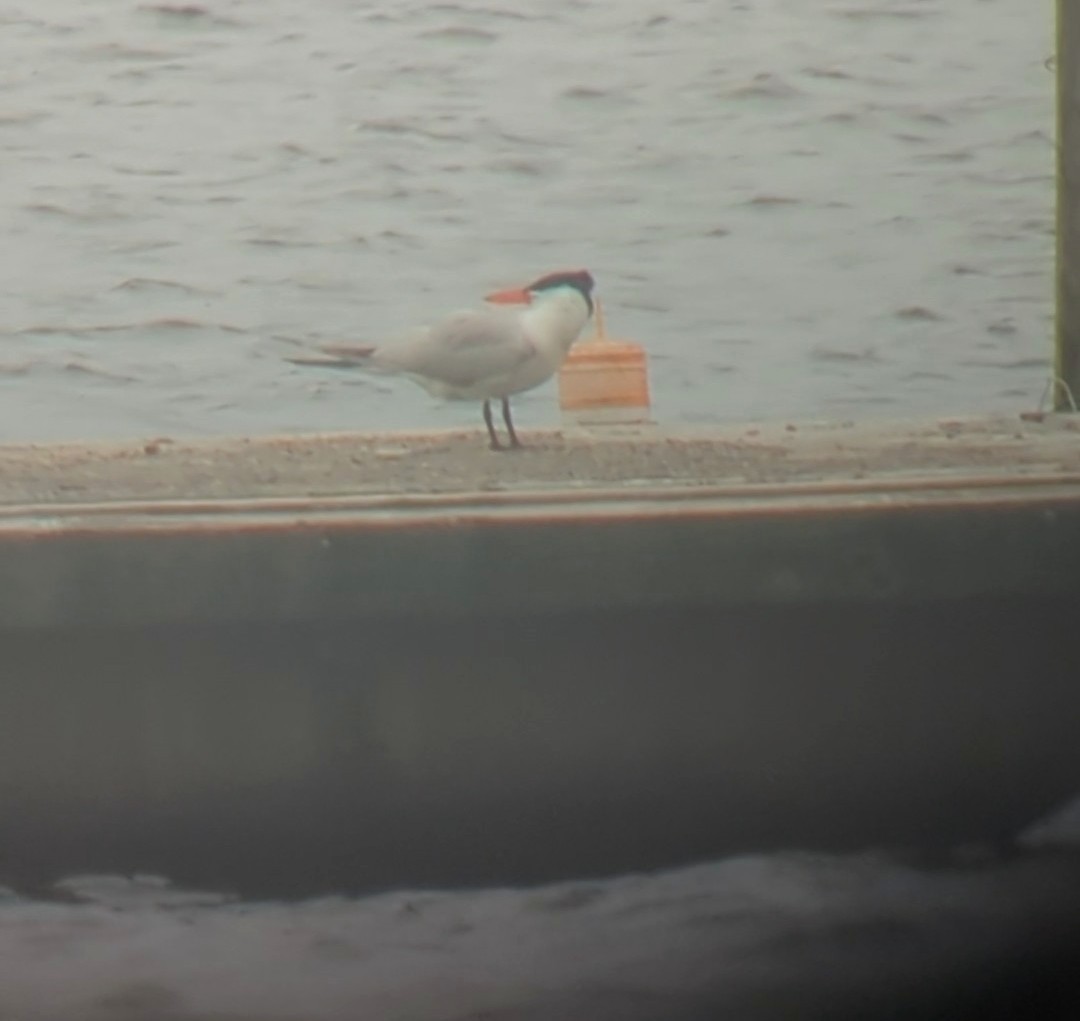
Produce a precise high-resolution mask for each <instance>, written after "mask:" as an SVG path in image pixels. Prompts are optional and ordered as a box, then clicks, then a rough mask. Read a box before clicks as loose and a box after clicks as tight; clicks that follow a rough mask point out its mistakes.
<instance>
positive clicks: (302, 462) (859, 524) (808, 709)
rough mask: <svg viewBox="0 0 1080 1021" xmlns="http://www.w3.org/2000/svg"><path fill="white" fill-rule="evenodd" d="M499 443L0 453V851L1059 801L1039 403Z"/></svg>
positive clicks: (523, 850)
mask: <svg viewBox="0 0 1080 1021" xmlns="http://www.w3.org/2000/svg"><path fill="white" fill-rule="evenodd" d="M1009 430H1011V432H1010V431H1009ZM531 439H532V441H533V442H534V444H536V446H537V449H533V450H529V451H525V452H522V454H521V455H520V456H517V455H511V456H499V455H493V454H491V453H490V452H488V451H487V450H485V449H483V448H482V447H478V437H476V436H475V435H471V434H470V435H469V436H428V437H416V438H413V439H410V440H408V441H406V440H404V439H401V438H396V439H388V438H386V437H312V438H290V439H282V438H278V439H269V440H265V441H257V442H256V441H251V442H245V441H223V442H214V443H190V444H159V445H157V446H156V447H155V446H153V445H150V448H149V452H148V450H147V449H144V446H143V445H142V444H131V445H126V446H125V445H121V446H111V447H95V448H90V447H79V448H72V447H62V448H53V447H50V448H0V577H2V578H3V579H4V585H3V586H0V647H2V648H3V649H4V683H3V684H0V848H2V850H3V858H2V860H0V869H2V871H0V882H16V881H18V880H20V879H26V880H27V881H48V880H49V879H50V878H56V877H57V876H59V875H64V874H70V873H72V872H81V871H108V872H115V871H121V872H137V871H143V872H160V873H163V874H165V875H168V876H170V877H172V878H174V879H176V880H177V881H180V882H186V883H191V884H197V885H198V884H206V885H209V886H210V887H212V888H215V889H222V888H235V889H238V890H240V891H243V892H246V893H251V894H259V895H267V894H274V895H277V894H281V893H283V892H291V893H313V892H325V891H331V890H342V889H351V890H370V889H375V888H379V887H385V886H399V885H407V886H416V885H428V884H431V885H460V884H462V883H474V882H478V883H484V884H491V883H502V882H515V883H516V882H523V881H533V880H549V879H558V878H566V877H571V876H582V875H589V874H612V873H615V872H619V871H623V870H627V869H641V868H653V867H658V866H666V865H672V864H677V863H679V862H685V861H692V860H695V859H700V858H705V857H712V856H716V855H719V854H726V853H731V852H733V851H740V850H751V849H753V850H764V849H768V848H773V847H789V848H790V847H818V848H834V849H835V848H855V847H863V848H864V847H867V846H873V845H877V844H882V843H894V844H895V843H907V844H916V845H919V846H925V845H928V844H941V843H950V842H955V841H968V840H987V839H992V840H996V839H998V838H1000V837H1001V836H1002V835H1003V834H1008V833H1010V832H1014V831H1015V830H1016V829H1017V828H1018V827H1020V826H1022V825H1024V824H1026V823H1028V822H1031V821H1032V820H1034V819H1035V818H1036V817H1038V816H1039V815H1040V814H1042V813H1044V812H1046V811H1048V810H1050V809H1052V808H1053V807H1055V805H1056V804H1059V803H1061V802H1063V801H1065V800H1066V799H1068V798H1070V797H1074V796H1075V794H1076V791H1077V789H1078V787H1080V742H1078V741H1077V740H1076V732H1075V731H1076V726H1075V721H1076V720H1077V718H1078V717H1080V685H1078V684H1077V683H1076V678H1075V676H1074V674H1075V671H1074V670H1071V669H1070V664H1071V663H1072V662H1073V660H1074V658H1075V656H1074V650H1073V645H1074V644H1075V642H1074V634H1075V626H1074V625H1075V607H1076V605H1077V603H1078V601H1080V600H1078V596H1080V592H1078V589H1080V584H1078V579H1080V434H1078V433H1077V432H1076V431H1075V430H1074V429H1073V428H1072V425H1071V423H1070V422H1067V421H1062V420H1053V421H1047V422H1044V423H1035V424H1029V423H1019V422H1017V423H1008V424H1005V423H1001V422H998V423H969V424H966V425H965V424H955V423H954V424H947V425H942V424H940V423H935V424H930V425H926V424H923V425H918V424H917V425H912V426H909V427H905V428H900V427H895V426H893V427H888V428H886V427H884V426H874V427H867V428H865V429H864V428H842V427H835V428H829V427H806V428H804V427H798V428H797V429H795V430H794V431H789V430H788V429H786V428H784V427H782V426H781V427H777V428H775V429H773V430H772V431H771V432H770V433H769V434H768V435H767V436H766V435H765V433H764V432H762V431H761V430H759V431H758V433H757V435H755V436H749V437H746V436H744V437H742V438H739V436H727V437H726V438H725V437H724V436H719V435H718V436H713V437H711V438H710V437H709V436H704V435H698V436H696V437H694V438H685V437H684V438H673V437H669V436H665V435H663V434H660V433H653V434H651V435H649V436H645V435H635V436H622V437H618V436H612V437H609V438H589V437H586V436H560V435H554V434H549V435H545V436H533V437H531ZM387 444H390V445H391V446H390V447H387ZM388 450H389V451H390V453H389V454H388V453H387V451H388ZM155 451H156V452H155Z"/></svg>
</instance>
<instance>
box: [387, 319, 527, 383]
mask: <svg viewBox="0 0 1080 1021" xmlns="http://www.w3.org/2000/svg"><path fill="white" fill-rule="evenodd" d="M533 354H535V349H534V348H533V345H532V343H531V341H529V339H528V338H527V337H526V336H525V334H524V331H523V330H522V328H521V321H520V319H519V318H518V316H517V315H516V314H514V313H510V312H506V311H503V310H501V309H490V310H489V309H483V310H479V311H470V312H457V313H455V314H454V315H452V316H450V317H448V318H447V319H445V320H444V321H443V322H441V323H439V324H438V325H437V326H433V327H431V328H430V329H428V330H424V331H423V332H420V333H415V334H412V335H411V336H408V337H403V338H402V339H400V340H397V341H393V342H392V343H389V344H386V345H383V346H381V347H379V348H378V350H377V351H376V352H375V355H374V361H375V362H376V363H377V364H378V365H380V366H381V367H383V368H387V369H392V370H394V371H396V372H406V373H412V374H414V375H417V376H424V377H427V378H428V379H431V380H437V381H439V382H440V383H444V384H446V385H448V386H452V387H469V386H474V385H476V384H478V383H480V382H482V381H483V380H486V379H491V378H493V377H499V376H503V375H505V374H506V373H509V372H512V371H513V370H514V369H516V368H517V367H518V366H519V365H521V364H522V363H523V362H526V361H528V359H529V358H531V357H532V356H533Z"/></svg>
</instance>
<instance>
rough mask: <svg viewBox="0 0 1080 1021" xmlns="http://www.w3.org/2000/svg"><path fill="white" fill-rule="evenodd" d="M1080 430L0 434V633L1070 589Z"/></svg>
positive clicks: (1078, 538)
mask: <svg viewBox="0 0 1080 1021" xmlns="http://www.w3.org/2000/svg"><path fill="white" fill-rule="evenodd" d="M1071 425H1072V423H1071V422H1066V423H1060V422H1055V424H1053V425H1051V424H1047V423H1043V424H1041V425H1037V426H1029V425H1026V424H1024V423H1019V422H1017V423H1009V424H1008V425H1007V426H1006V425H1003V424H1002V423H996V424H989V423H978V424H973V423H969V424H968V425H961V424H958V423H953V424H951V425H949V426H947V427H946V426H908V427H906V429H901V428H899V427H896V426H891V427H885V426H874V427H870V428H864V429H855V428H842V427H831V428H830V427H824V426H818V427H804V428H801V429H796V430H794V431H790V430H788V429H784V430H783V431H782V432H777V433H776V435H774V436H771V437H765V438H762V437H761V435H760V430H756V432H757V435H756V436H755V437H753V438H752V439H751V440H743V441H740V440H738V439H737V438H734V437H730V436H729V437H724V436H717V437H714V438H712V439H709V438H707V437H704V436H701V435H698V436H696V437H694V438H687V437H685V436H684V437H671V436H667V435H663V434H659V433H651V434H648V435H642V434H635V435H633V436H630V437H626V436H623V437H619V436H617V435H615V436H611V435H608V436H606V437H604V438H599V439H589V438H587V437H580V436H579V437H577V438H572V439H566V438H564V437H561V436H559V435H554V436H552V435H548V436H546V437H542V438H539V439H538V438H537V437H533V440H534V442H536V443H537V446H536V447H535V448H533V449H531V450H526V451H523V452H521V453H520V454H516V455H505V456H500V455H496V454H492V453H491V452H489V451H487V450H486V449H483V448H480V449H477V446H478V445H477V443H476V438H475V437H473V436H471V435H469V436H427V437H417V438H414V440H412V441H407V440H404V439H387V438H385V437H351V438H350V437H329V438H327V437H312V438H293V439H288V440H283V439H280V438H277V439H275V438H270V439H267V440H262V441H224V442H218V443H193V444H187V445H181V444H172V445H167V447H168V449H167V452H166V448H164V447H162V448H160V449H158V451H157V453H154V454H147V453H145V452H143V448H142V447H141V446H137V445H132V446H121V447H102V448H7V449H6V450H0V463H3V462H4V460H5V459H6V461H7V465H6V470H5V472H4V474H3V475H2V476H0V479H2V481H0V572H2V576H3V577H4V578H6V579H7V580H8V584H7V585H5V586H4V587H3V589H0V627H3V626H8V627H65V626H82V625H102V624H123V625H127V626H138V625H152V624H168V623H177V624H179V623H198V622H204V623H213V622H219V623H225V622H230V621H232V622H239V621H264V622H266V621H275V620H278V621H304V620H312V621H317V620H338V619H348V618H350V617H353V616H356V615H368V614H394V613H409V614H412V613H427V614H438V615H444V614H448V615H462V614H479V615H483V614H487V613H501V612H509V613H536V612H550V611H555V610H574V609H586V608H590V607H601V606H602V607H609V608H618V607H624V608H630V607H662V606H673V605H700V606H713V607H720V606H734V605H754V604H758V603H765V604H790V603H798V602H815V601H819V600H838V599H839V600H870V601H880V600H893V601H905V600H906V601H911V600H932V599H941V598H945V599H958V598H966V597H970V596H977V595H1023V594H1028V595H1036V594H1044V595H1061V596H1064V595H1065V594H1067V593H1070V592H1073V591H1075V589H1076V585H1077V582H1076V579H1077V578H1080V434H1077V433H1076V432H1074V431H1072V429H1071ZM1006 429H1009V430H1012V431H1011V432H1010V433H1009V434H1008V436H1009V439H1008V442H1006V440H1005V439H1004V438H1003V437H1004V436H1005V431H1006ZM387 444H391V445H392V446H393V449H394V454H393V456H392V457H389V458H387V457H384V456H383V453H380V451H384V448H385V446H386V445H387ZM732 451H737V456H736V454H733V453H732ZM355 462H360V465H361V467H362V469H363V470H362V471H360V472H359V473H358V474H359V478H360V479H361V480H362V484H361V483H357V485H356V486H355V487H354V488H355V489H357V490H359V492H354V493H347V494H341V493H335V492H334V490H335V489H342V488H346V487H348V485H349V484H350V482H351V479H350V475H351V474H352V469H345V468H344V467H343V464H345V463H347V464H349V465H353V466H354V468H355ZM425 465H427V466H428V468H427V472H428V474H427V476H426V480H425V481H427V483H428V485H427V488H426V489H421V488H420V487H419V482H420V481H421V471H422V469H423V467H424V466H425ZM271 466H272V470H271ZM586 469H588V470H586ZM662 470H663V471H665V472H666V473H667V474H666V475H664V476H663V477H661V471H662ZM493 473H494V474H493ZM650 473H651V474H652V475H653V476H654V477H653V478H651V479H650V478H647V477H646V476H648V475H649V474H650ZM495 476H497V477H499V478H500V479H501V480H502V485H501V488H498V489H496V488H494V483H493V482H492V478H493V477H495ZM756 479H760V481H756ZM399 480H401V481H400V485H401V489H400V490H397V489H395V487H396V486H397V485H398V484H399ZM478 483H484V486H485V488H477V484H478ZM470 486H471V487H473V488H471V489H470V488H469V487H470ZM181 490H182V491H184V492H185V494H186V498H184V499H180V498H178V496H177V493H178V491H181ZM305 490H309V491H310V492H305ZM46 494H52V498H51V499H50V500H49V502H28V500H27V498H28V497H32V496H37V497H38V498H39V500H40V498H41V497H42V496H44V495H46ZM77 497H81V499H77Z"/></svg>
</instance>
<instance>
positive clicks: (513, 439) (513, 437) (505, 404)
mask: <svg viewBox="0 0 1080 1021" xmlns="http://www.w3.org/2000/svg"><path fill="white" fill-rule="evenodd" d="M502 409H503V421H504V422H505V423H506V431H507V432H508V433H509V434H510V446H512V447H520V446H521V440H519V439H518V438H517V433H516V432H514V420H513V419H512V418H511V417H510V398H509V397H504V398H503V399H502Z"/></svg>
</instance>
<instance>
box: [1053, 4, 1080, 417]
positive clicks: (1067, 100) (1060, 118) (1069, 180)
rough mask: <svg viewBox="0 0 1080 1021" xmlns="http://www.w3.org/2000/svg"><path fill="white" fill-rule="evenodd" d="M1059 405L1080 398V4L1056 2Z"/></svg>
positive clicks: (1063, 407) (1068, 406) (1073, 406)
mask: <svg viewBox="0 0 1080 1021" xmlns="http://www.w3.org/2000/svg"><path fill="white" fill-rule="evenodd" d="M1053 391H1054V401H1053V403H1054V409H1055V410H1056V411H1076V410H1077V404H1078V402H1080V3H1078V2H1077V0H1058V4H1057V329H1056V344H1055V351H1054V386H1053Z"/></svg>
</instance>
